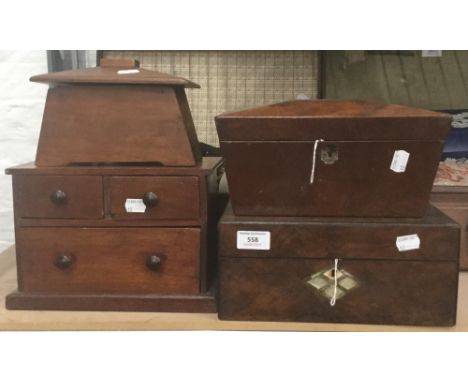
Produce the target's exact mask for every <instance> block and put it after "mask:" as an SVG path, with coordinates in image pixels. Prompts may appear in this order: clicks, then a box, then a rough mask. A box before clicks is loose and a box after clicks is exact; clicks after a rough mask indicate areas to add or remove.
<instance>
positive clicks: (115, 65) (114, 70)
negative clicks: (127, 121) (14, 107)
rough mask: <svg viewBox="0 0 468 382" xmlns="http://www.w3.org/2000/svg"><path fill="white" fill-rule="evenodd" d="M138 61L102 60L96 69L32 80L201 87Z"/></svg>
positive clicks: (41, 75)
mask: <svg viewBox="0 0 468 382" xmlns="http://www.w3.org/2000/svg"><path fill="white" fill-rule="evenodd" d="M138 66H139V65H138V61H135V60H120V59H102V60H101V66H99V67H96V68H87V69H77V70H64V71H61V72H53V73H47V74H40V75H37V76H33V77H31V78H30V80H31V81H33V82H47V83H55V84H61V83H63V84H120V85H122V84H129V85H132V84H133V85H167V86H183V87H186V88H199V87H200V85H198V84H196V83H194V82H191V81H189V80H186V79H185V78H182V77H175V76H172V75H170V74H166V73H161V72H157V71H153V70H146V69H141V68H139V67H138Z"/></svg>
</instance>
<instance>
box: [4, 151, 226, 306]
mask: <svg viewBox="0 0 468 382" xmlns="http://www.w3.org/2000/svg"><path fill="white" fill-rule="evenodd" d="M221 164H222V161H221V159H220V158H205V159H204V160H203V161H202V162H201V163H200V164H198V165H197V166H193V167H152V166H148V165H147V166H96V167H88V166H73V167H37V166H35V165H33V164H28V165H22V166H17V167H15V168H11V169H8V170H7V171H6V172H7V173H10V174H13V189H14V194H15V195H17V188H18V179H22V182H23V183H25V184H30V182H31V180H30V179H32V181H35V180H36V179H41V178H53V179H55V178H64V179H67V181H69V182H71V183H73V179H75V178H84V179H86V178H93V179H98V180H99V184H100V186H99V193H98V194H97V195H98V197H97V198H96V199H98V200H99V201H100V203H101V211H103V212H101V214H103V216H101V217H100V218H87V219H83V218H51V217H50V215H49V217H48V216H44V217H41V218H22V217H20V216H19V215H17V213H18V211H20V210H21V206H20V202H19V200H18V197H15V215H16V217H15V222H16V235H17V266H18V283H19V287H20V292H18V293H13V294H12V295H10V296H9V297H8V299H7V306H8V307H9V308H10V309H58V310H60V309H75V310H148V311H157V310H162V311H187V312H192V311H199V312H205V311H207V312H213V311H215V310H216V307H215V301H214V297H213V295H212V294H210V293H211V292H209V290H210V288H211V286H212V285H213V282H212V281H213V280H212V278H210V279H208V271H207V267H208V264H207V262H208V258H210V259H211V258H212V257H213V253H212V247H211V246H209V245H207V236H208V235H212V233H210V231H209V230H208V228H207V224H208V216H212V215H213V209H214V208H215V207H216V206H215V205H214V204H213V203H212V202H211V201H210V202H208V199H210V200H212V198H213V195H214V194H215V193H216V192H217V184H218V172H219V168H220V166H221ZM160 175H161V176H160ZM88 183H89V182H82V183H80V184H79V188H78V189H77V190H73V192H74V193H78V191H79V192H80V193H81V194H83V195H86V194H87V193H88V191H89V187H88V186H89V185H88ZM147 186H148V187H147ZM150 186H151V187H150ZM154 187H156V188H157V189H155V188H154ZM149 189H152V190H153V191H154V193H155V194H157V195H159V196H160V198H158V200H157V202H156V203H155V206H153V207H148V209H150V208H156V209H157V208H159V207H161V208H162V212H163V214H164V215H165V216H160V218H158V217H157V216H155V217H153V218H141V217H140V218H133V217H131V218H130V219H127V218H126V217H125V216H124V212H122V211H120V212H121V213H122V215H121V216H120V217H119V218H115V217H113V216H112V212H113V206H114V204H115V203H113V201H114V202H115V200H113V199H112V192H118V193H119V192H120V193H122V195H124V194H126V193H129V194H128V195H127V196H128V197H133V196H135V197H136V198H143V197H144V196H145V195H146V194H147V193H148V192H153V191H148V190H149ZM161 189H162V190H163V192H160V190H161ZM135 191H138V195H139V196H137V195H136V194H135V195H133V192H135ZM91 194H93V192H91ZM114 197H115V194H114ZM168 202H169V204H167V203H168ZM49 203H50V204H51V205H53V206H54V208H55V207H56V206H55V204H54V203H53V202H52V201H51V200H49ZM123 203H124V199H123V197H122V203H121V205H120V203H118V204H119V208H120V207H123ZM116 205H117V204H116ZM181 206H185V207H184V208H181ZM169 207H170V208H169ZM179 213H180V214H179ZM184 214H185V215H189V216H190V217H187V218H184ZM178 217H179V218H178ZM215 224H216V223H215ZM169 227H171V228H169ZM190 227H192V228H190ZM187 232H189V233H190V234H189V235H188V236H187ZM194 232H196V235H195V234H194ZM162 247H163V248H162ZM164 247H166V249H164ZM172 251H174V252H172ZM207 251H210V255H209V256H208V254H207V253H206V252H207ZM156 258H158V259H159V260H160V262H159V264H157V260H156ZM80 269H81V271H80ZM211 276H212V274H211V273H210V277H211ZM158 280H159V281H158Z"/></svg>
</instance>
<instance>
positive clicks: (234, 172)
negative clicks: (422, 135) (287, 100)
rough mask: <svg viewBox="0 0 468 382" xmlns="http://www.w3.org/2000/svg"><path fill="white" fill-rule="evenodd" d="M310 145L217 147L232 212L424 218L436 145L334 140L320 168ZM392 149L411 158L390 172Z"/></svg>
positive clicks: (438, 148) (435, 163) (439, 146)
mask: <svg viewBox="0 0 468 382" xmlns="http://www.w3.org/2000/svg"><path fill="white" fill-rule="evenodd" d="M325 146H326V144H320V145H319V146H318V149H317V154H316V157H317V158H316V165H315V176H314V182H313V183H312V184H311V183H310V178H311V171H312V168H311V167H312V161H313V152H314V142H281V143H280V142H221V148H222V151H223V155H224V156H225V158H226V159H225V167H226V174H227V177H228V183H229V192H230V195H231V200H232V204H233V208H234V211H235V213H236V214H237V215H253V216H255V215H260V216H261V215H270V216H271V215H272V216H286V215H289V216H367V217H379V216H387V217H398V216H401V217H404V216H414V217H418V216H422V215H423V214H424V213H425V211H426V209H427V205H428V200H429V194H430V191H431V188H432V183H433V181H434V177H435V174H436V172H437V166H438V159H437V160H435V159H436V158H438V157H439V155H440V153H441V151H442V147H443V146H442V143H441V142H438V141H434V142H417V141H380V142H372V143H369V142H333V146H334V147H336V150H337V152H338V157H339V159H338V160H337V161H336V162H335V163H333V164H326V163H324V162H323V161H322V160H321V159H320V153H321V150H322V148H323V149H325ZM396 150H405V151H407V152H409V153H410V159H409V161H408V165H407V168H406V171H405V172H404V173H396V172H394V171H392V170H391V169H390V164H391V163H392V159H393V155H394V152H395V151H396Z"/></svg>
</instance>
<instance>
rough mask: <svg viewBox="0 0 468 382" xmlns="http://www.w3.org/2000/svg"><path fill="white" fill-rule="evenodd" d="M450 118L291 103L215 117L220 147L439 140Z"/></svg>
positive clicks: (390, 108) (355, 104)
mask: <svg viewBox="0 0 468 382" xmlns="http://www.w3.org/2000/svg"><path fill="white" fill-rule="evenodd" d="M450 121H451V117H450V116H449V115H448V114H444V113H438V112H434V111H429V110H424V109H418V108H413V107H408V106H401V105H386V104H380V103H371V102H366V101H357V100H350V101H344V100H314V101H311V100H306V101H303V100H301V101H289V102H283V103H278V104H274V105H268V106H262V107H258V108H253V109H248V110H243V111H239V112H233V113H226V114H222V115H219V116H217V117H216V125H217V129H218V134H219V137H220V139H221V140H222V141H270V140H286V141H292V140H316V139H324V140H328V141H330V140H361V141H362V140H416V139H417V140H443V139H445V136H446V135H447V133H448V130H449V129H450Z"/></svg>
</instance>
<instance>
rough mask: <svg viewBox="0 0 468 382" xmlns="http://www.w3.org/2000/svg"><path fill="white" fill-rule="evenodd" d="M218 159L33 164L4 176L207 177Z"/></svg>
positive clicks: (20, 167) (219, 159) (12, 168)
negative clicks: (178, 163) (180, 164)
mask: <svg viewBox="0 0 468 382" xmlns="http://www.w3.org/2000/svg"><path fill="white" fill-rule="evenodd" d="M221 162H222V161H221V158H219V157H203V159H202V161H201V162H200V163H198V164H197V165H196V166H193V167H192V166H191V167H170V166H167V167H158V166H151V165H148V164H146V165H139V166H138V165H128V164H120V166H118V165H115V164H114V165H95V166H73V167H72V166H57V167H38V166H37V165H35V164H34V163H33V162H29V163H24V164H21V165H18V166H14V167H9V168H7V169H5V174H8V175H13V174H18V175H28V174H29V175H122V173H125V172H127V173H128V172H131V175H152V176H156V175H158V176H159V175H161V176H164V175H169V176H176V175H182V176H191V175H195V176H201V175H204V176H207V175H209V174H210V173H211V172H212V171H213V170H214V169H216V168H218V167H219V166H220V165H221Z"/></svg>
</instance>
